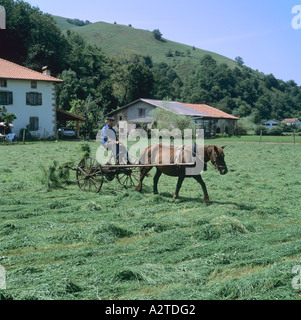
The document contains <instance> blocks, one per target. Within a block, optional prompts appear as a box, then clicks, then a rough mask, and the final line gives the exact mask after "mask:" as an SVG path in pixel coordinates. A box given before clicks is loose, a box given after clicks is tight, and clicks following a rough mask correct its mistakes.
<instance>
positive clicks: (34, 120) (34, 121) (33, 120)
mask: <svg viewBox="0 0 301 320" xmlns="http://www.w3.org/2000/svg"><path fill="white" fill-rule="evenodd" d="M29 130H30V131H38V130H39V118H38V117H30V118H29Z"/></svg>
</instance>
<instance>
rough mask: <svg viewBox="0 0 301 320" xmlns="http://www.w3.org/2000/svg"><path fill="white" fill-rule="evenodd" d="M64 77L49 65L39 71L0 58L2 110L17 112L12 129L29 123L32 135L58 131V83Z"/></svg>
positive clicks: (18, 128)
mask: <svg viewBox="0 0 301 320" xmlns="http://www.w3.org/2000/svg"><path fill="white" fill-rule="evenodd" d="M62 81H63V80H61V79H57V78H54V77H52V76H50V71H49V70H48V69H47V68H43V73H42V72H41V73H40V72H37V71H33V70H30V69H28V68H25V67H23V66H20V65H18V64H15V63H13V62H10V61H7V60H4V59H1V58H0V114H1V112H2V113H3V112H8V113H13V114H15V116H16V117H17V119H16V120H14V122H13V124H14V127H13V128H12V132H13V133H16V135H19V131H20V129H22V128H26V126H27V125H29V128H30V132H31V134H32V135H35V136H40V137H49V136H54V135H55V134H56V130H57V129H56V126H57V115H56V112H57V111H56V97H55V85H56V84H57V83H60V82H62Z"/></svg>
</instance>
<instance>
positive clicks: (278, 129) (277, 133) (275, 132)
mask: <svg viewBox="0 0 301 320" xmlns="http://www.w3.org/2000/svg"><path fill="white" fill-rule="evenodd" d="M282 134H283V131H282V128H281V127H274V128H272V129H270V130H269V135H271V136H282Z"/></svg>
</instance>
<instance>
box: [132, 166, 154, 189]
mask: <svg viewBox="0 0 301 320" xmlns="http://www.w3.org/2000/svg"><path fill="white" fill-rule="evenodd" d="M151 169H152V168H141V169H140V179H139V184H138V186H137V187H136V189H135V190H136V191H138V192H141V190H142V182H143V179H144V178H145V177H146V175H147V174H148V172H149V171H150V170H151Z"/></svg>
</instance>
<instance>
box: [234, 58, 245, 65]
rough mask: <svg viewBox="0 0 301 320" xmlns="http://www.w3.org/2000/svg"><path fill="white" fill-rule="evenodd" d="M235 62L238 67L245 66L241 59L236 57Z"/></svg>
mask: <svg viewBox="0 0 301 320" xmlns="http://www.w3.org/2000/svg"><path fill="white" fill-rule="evenodd" d="M235 61H236V63H237V64H238V66H239V67H242V66H243V65H244V64H245V63H244V61H243V58H242V57H236V58H235Z"/></svg>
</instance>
